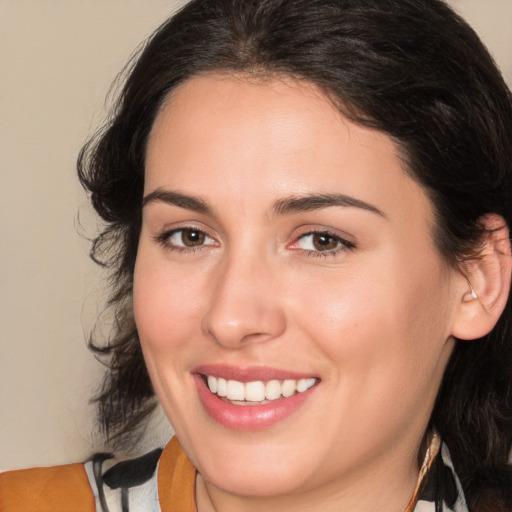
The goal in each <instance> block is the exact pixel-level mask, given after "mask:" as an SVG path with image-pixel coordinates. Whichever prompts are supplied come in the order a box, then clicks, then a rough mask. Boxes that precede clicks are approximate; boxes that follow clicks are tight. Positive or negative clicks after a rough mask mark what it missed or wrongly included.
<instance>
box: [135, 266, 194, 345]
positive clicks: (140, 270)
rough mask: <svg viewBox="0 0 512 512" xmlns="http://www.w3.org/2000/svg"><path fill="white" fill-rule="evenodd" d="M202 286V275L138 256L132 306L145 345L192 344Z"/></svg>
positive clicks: (142, 342)
mask: <svg viewBox="0 0 512 512" xmlns="http://www.w3.org/2000/svg"><path fill="white" fill-rule="evenodd" d="M203 289H204V287H203V285H202V281H201V279H200V278H199V276H194V275H192V276H190V275H188V274H186V273H183V272H178V271H176V270H173V269H170V268H168V267H166V266H165V265H161V264H158V263H157V262H152V261H151V260H150V259H145V258H143V257H142V256H138V259H137V263H136V265H135V274H134V288H133V307H134V315H135V321H136V325H137V330H138V332H139V337H140V340H141V344H142V346H143V348H145V349H146V350H148V349H149V350H151V351H152V352H166V351H169V350H171V349H179V348H180V347H181V346H183V345H185V344H187V343H189V342H190V340H191V339H192V336H193V332H194V331H196V330H197V329H198V328H200V321H199V318H200V311H201V302H202V301H201V296H202V295H203Z"/></svg>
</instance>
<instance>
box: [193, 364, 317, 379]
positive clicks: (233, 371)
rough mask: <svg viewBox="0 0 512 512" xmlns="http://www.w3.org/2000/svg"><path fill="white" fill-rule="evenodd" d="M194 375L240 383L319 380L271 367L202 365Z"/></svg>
mask: <svg viewBox="0 0 512 512" xmlns="http://www.w3.org/2000/svg"><path fill="white" fill-rule="evenodd" d="M192 373H198V374H202V375H211V376H212V377H220V378H223V379H226V380H237V381H239V382H253V381H257V380H261V381H269V380H286V379H296V380H298V379H309V378H312V377H314V378H318V377H317V376H316V375H314V374H312V373H302V372H295V371H290V370H284V369H281V368H272V367H269V366H230V365H227V364H205V365H201V366H198V367H197V368H195V369H194V370H193V372H192Z"/></svg>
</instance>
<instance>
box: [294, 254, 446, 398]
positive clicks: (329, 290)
mask: <svg viewBox="0 0 512 512" xmlns="http://www.w3.org/2000/svg"><path fill="white" fill-rule="evenodd" d="M381 261H382V265H376V264H375V261H373V266H370V265H362V266H361V268H360V269H358V268H356V267H353V268H351V270H350V271H349V272H340V273H339V274H338V276H337V277H336V276H335V278H334V279H333V278H332V276H331V278H330V279H327V278H324V279H318V280H310V281H309V282H308V283H307V287H305V288H304V289H302V290H299V291H298V293H297V296H298V297H300V300H297V302H296V303H295V304H294V307H295V308H296V313H295V314H294V317H295V318H296V319H298V322H299V326H300V329H301V330H302V331H305V332H307V333H308V335H309V337H311V338H313V339H314V340H315V342H316V344H317V346H318V347H319V348H320V349H321V350H322V351H323V353H324V354H325V355H327V357H328V358H329V359H330V360H331V361H334V362H335V363H336V365H337V366H338V367H339V369H340V373H341V375H342V376H347V375H353V376H354V379H352V380H350V382H352V383H357V384H355V385H359V384H361V383H362V382H364V380H367V381H368V382H370V381H371V382H375V383H376V382H377V381H378V382H379V388H378V389H375V393H384V389H389V393H392V389H396V388H397V387H400V386H402V385H405V383H406V382H407V381H408V382H412V383H416V384H417V385H418V386H421V385H424V386H425V385H428V380H429V379H430V378H431V377H432V375H433V374H434V373H436V372H437V371H438V368H437V365H438V363H439V359H440V357H441V353H442V352H443V349H444V346H445V343H446V340H447V339H448V338H449V332H450V330H449V325H450V308H449V305H448V302H447V300H446V297H447V294H448V290H447V288H446V286H445V285H444V282H445V278H444V276H443V272H442V270H441V268H440V265H439V264H438V260H437V258H434V257H433V258H430V259H429V260H428V261H417V262H415V263H414V264H410V263H407V259H404V258H396V257H395V258H387V259H386V258H381ZM299 311H300V312H299ZM356 377H357V378H356ZM341 378H343V377H341ZM379 390H380V391H379Z"/></svg>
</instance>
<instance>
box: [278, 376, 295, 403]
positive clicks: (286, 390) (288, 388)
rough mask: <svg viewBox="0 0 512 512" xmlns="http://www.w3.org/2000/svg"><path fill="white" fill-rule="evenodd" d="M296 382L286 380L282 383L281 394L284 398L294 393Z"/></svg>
mask: <svg viewBox="0 0 512 512" xmlns="http://www.w3.org/2000/svg"><path fill="white" fill-rule="evenodd" d="M296 384H297V382H296V381H295V380H290V379H287V380H285V381H284V382H283V386H282V390H281V393H283V396H284V397H285V398H288V397H289V396H292V395H293V394H294V393H295V388H296Z"/></svg>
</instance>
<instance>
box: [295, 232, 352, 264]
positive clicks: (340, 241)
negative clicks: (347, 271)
mask: <svg viewBox="0 0 512 512" xmlns="http://www.w3.org/2000/svg"><path fill="white" fill-rule="evenodd" d="M315 235H316V236H322V235H323V236H325V237H327V238H329V239H331V240H332V241H334V242H335V243H336V244H337V246H336V247H335V248H333V249H326V250H323V251H321V250H316V251H315V250H311V249H300V248H298V249H297V250H299V251H301V252H304V253H305V254H306V255H307V256H309V257H312V258H327V257H329V256H336V255H338V254H340V253H342V252H345V251H350V250H353V249H355V248H356V245H355V244H354V243H353V242H351V241H349V240H347V239H345V238H342V237H341V236H339V235H336V234H335V233H332V232H330V231H328V230H325V229H319V230H313V231H308V232H306V233H302V234H301V235H300V236H298V237H297V238H296V240H295V242H293V244H292V245H295V244H297V243H298V242H299V241H301V240H304V239H305V238H306V237H308V236H313V237H314V236H315Z"/></svg>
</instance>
